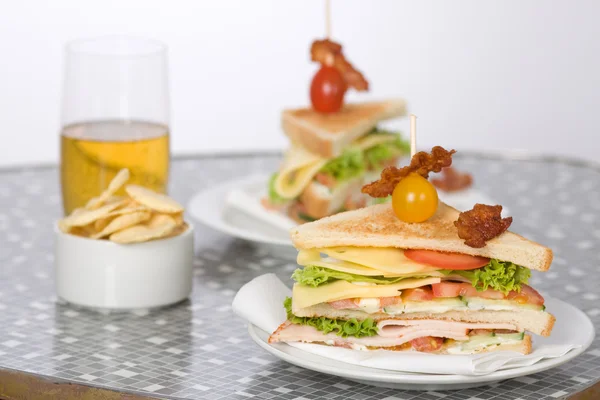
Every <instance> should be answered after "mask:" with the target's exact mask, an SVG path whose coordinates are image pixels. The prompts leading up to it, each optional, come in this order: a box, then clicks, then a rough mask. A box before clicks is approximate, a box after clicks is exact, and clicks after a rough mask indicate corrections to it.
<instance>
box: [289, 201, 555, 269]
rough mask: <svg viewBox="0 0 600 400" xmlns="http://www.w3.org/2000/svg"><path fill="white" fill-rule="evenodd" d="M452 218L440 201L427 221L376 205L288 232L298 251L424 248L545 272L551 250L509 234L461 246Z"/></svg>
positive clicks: (455, 214) (454, 213)
mask: <svg viewBox="0 0 600 400" xmlns="http://www.w3.org/2000/svg"><path fill="white" fill-rule="evenodd" d="M458 215H459V212H458V211H457V210H456V209H454V208H452V207H450V206H448V205H446V204H444V203H442V202H440V204H439V206H438V209H437V211H436V214H435V215H434V216H433V217H431V218H430V219H428V220H427V221H425V222H422V223H407V222H403V221H401V220H399V219H398V218H397V217H396V215H395V214H394V212H393V210H392V207H391V205H390V204H379V205H373V206H370V207H366V208H362V209H359V210H354V211H348V212H344V213H340V214H336V215H333V216H331V217H327V218H323V219H321V220H319V221H315V222H311V223H308V224H304V225H302V226H299V227H295V228H292V229H291V231H290V234H291V238H292V242H293V244H294V246H295V247H296V248H298V249H312V248H324V247H337V246H357V247H396V248H403V249H424V250H435V251H444V252H452V253H462V254H469V255H473V256H482V257H488V258H495V259H498V260H500V261H509V262H513V263H515V264H518V265H521V266H523V267H526V268H529V269H533V270H537V271H546V270H548V268H550V264H551V263H552V258H553V253H552V250H550V249H549V248H547V247H545V246H542V245H541V244H538V243H536V242H533V241H531V240H528V239H526V238H524V237H522V236H520V235H517V234H515V233H512V232H510V231H506V232H504V233H503V234H501V235H500V236H498V237H496V238H494V239H492V240H490V241H488V242H487V244H486V246H484V247H482V248H473V247H469V246H467V245H466V244H464V241H463V240H462V239H461V238H459V237H458V233H457V229H456V227H455V226H454V221H456V220H457V219H458Z"/></svg>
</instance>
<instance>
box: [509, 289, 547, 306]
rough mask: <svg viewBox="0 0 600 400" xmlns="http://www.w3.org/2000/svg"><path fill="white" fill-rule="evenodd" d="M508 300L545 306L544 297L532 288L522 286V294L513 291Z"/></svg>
mask: <svg viewBox="0 0 600 400" xmlns="http://www.w3.org/2000/svg"><path fill="white" fill-rule="evenodd" d="M508 300H514V301H516V302H518V303H521V304H535V305H538V306H543V305H544V297H543V296H542V295H541V294H539V293H538V291H537V290H535V289H534V288H532V287H531V286H528V285H524V284H521V292H520V293H517V292H515V291H512V292H510V293H509V294H508Z"/></svg>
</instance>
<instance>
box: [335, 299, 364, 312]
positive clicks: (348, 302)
mask: <svg viewBox="0 0 600 400" xmlns="http://www.w3.org/2000/svg"><path fill="white" fill-rule="evenodd" d="M329 305H330V306H331V307H333V308H335V309H336V310H345V309H348V308H358V304H356V302H355V301H354V299H343V300H336V301H330V302H329Z"/></svg>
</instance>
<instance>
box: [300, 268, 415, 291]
mask: <svg viewBox="0 0 600 400" xmlns="http://www.w3.org/2000/svg"><path fill="white" fill-rule="evenodd" d="M424 277H425V276H411V277H410V278H424ZM406 278H407V277H404V276H401V277H395V278H386V277H383V276H364V275H357V274H351V273H348V272H341V271H336V270H333V269H329V268H323V267H317V266H314V265H309V266H306V267H304V268H302V269H300V268H299V269H297V270H295V271H294V273H293V274H292V279H293V280H295V281H296V282H298V283H299V284H301V285H306V286H312V287H317V286H319V285H323V284H325V283H330V282H333V281H338V280H341V281H346V282H367V283H375V284H377V285H389V284H392V283H397V282H400V281H401V280H402V279H406Z"/></svg>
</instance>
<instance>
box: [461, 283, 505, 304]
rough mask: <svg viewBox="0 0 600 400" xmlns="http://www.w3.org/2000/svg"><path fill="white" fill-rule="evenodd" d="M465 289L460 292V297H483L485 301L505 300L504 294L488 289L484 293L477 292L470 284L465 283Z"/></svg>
mask: <svg viewBox="0 0 600 400" xmlns="http://www.w3.org/2000/svg"><path fill="white" fill-rule="evenodd" d="M462 285H463V287H462V288H461V290H460V295H461V296H465V297H481V298H483V299H492V300H504V298H505V296H504V293H502V292H500V291H498V290H494V289H488V290H484V291H483V292H479V291H477V289H475V288H474V287H473V285H471V284H470V283H463V284H462Z"/></svg>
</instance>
